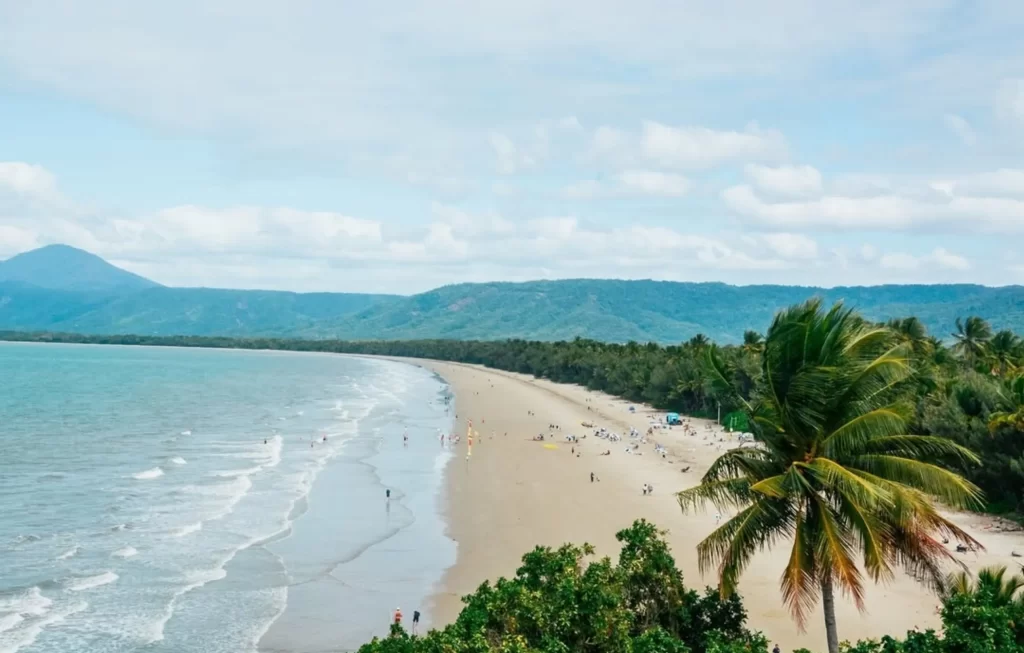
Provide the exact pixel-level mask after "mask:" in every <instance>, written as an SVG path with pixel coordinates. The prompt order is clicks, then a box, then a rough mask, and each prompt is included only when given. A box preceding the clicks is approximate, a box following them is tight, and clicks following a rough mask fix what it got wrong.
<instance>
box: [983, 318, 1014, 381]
mask: <svg viewBox="0 0 1024 653" xmlns="http://www.w3.org/2000/svg"><path fill="white" fill-rule="evenodd" d="M1021 351H1022V345H1021V339H1020V338H1019V337H1018V336H1017V334H1015V333H1014V332H1013V331H1008V330H1006V329H1004V330H1002V331H1000V332H999V333H997V334H995V335H994V336H992V340H990V341H989V343H988V356H989V359H990V360H991V361H992V365H993V367H994V368H995V371H996V372H997V373H998V374H1006V373H1007V372H1012V371H1014V370H1016V368H1017V366H1018V365H1020V363H1021Z"/></svg>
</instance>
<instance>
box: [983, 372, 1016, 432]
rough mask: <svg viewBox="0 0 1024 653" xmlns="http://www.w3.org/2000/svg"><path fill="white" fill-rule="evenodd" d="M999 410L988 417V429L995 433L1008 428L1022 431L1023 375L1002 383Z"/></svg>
mask: <svg viewBox="0 0 1024 653" xmlns="http://www.w3.org/2000/svg"><path fill="white" fill-rule="evenodd" d="M999 403H1000V404H1001V406H1000V409H999V410H998V411H997V412H994V413H992V414H991V415H990V416H989V420H988V428H989V430H990V431H992V432H993V433H995V432H996V431H997V430H999V429H1000V428H1001V427H1004V426H1008V427H1010V428H1015V429H1017V430H1020V431H1024V375H1021V376H1018V377H1017V378H1015V379H1011V380H1009V381H1006V382H1004V385H1003V387H1002V389H1001V390H1000V391H999Z"/></svg>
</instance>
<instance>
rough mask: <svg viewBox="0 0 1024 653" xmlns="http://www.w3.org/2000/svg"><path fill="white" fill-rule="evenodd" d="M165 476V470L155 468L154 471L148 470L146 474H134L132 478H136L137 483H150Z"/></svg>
mask: <svg viewBox="0 0 1024 653" xmlns="http://www.w3.org/2000/svg"><path fill="white" fill-rule="evenodd" d="M163 475H164V470H162V469H160V468H159V467H154V468H152V469H147V470H146V471H144V472H139V473H137V474H132V478H134V479H135V480H137V481H150V480H152V479H154V478H160V477H161V476H163Z"/></svg>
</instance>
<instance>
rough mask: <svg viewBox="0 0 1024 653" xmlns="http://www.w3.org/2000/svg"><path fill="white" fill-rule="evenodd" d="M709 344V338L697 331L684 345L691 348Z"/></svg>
mask: <svg viewBox="0 0 1024 653" xmlns="http://www.w3.org/2000/svg"><path fill="white" fill-rule="evenodd" d="M709 344H711V340H710V339H709V338H708V337H707V336H706V335H704V334H703V333H698V334H696V335H695V336H693V337H692V338H690V339H689V340H688V341H687V342H686V346H687V347H690V348H691V349H703V348H704V347H707V346H708V345H709Z"/></svg>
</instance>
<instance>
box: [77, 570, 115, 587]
mask: <svg viewBox="0 0 1024 653" xmlns="http://www.w3.org/2000/svg"><path fill="white" fill-rule="evenodd" d="M118 578H120V576H118V575H117V574H115V573H114V572H112V571H106V572H103V573H102V574H97V575H96V576H86V577H85V578H79V579H77V580H76V581H75V582H74V583H72V584H70V585H68V589H69V590H71V591H72V592H84V591H85V590H91V589H93V588H94V587H102V586H103V585H109V584H110V583H113V582H115V581H116V580H117V579H118Z"/></svg>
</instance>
